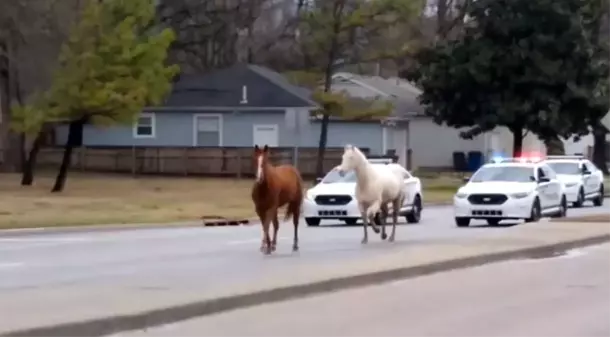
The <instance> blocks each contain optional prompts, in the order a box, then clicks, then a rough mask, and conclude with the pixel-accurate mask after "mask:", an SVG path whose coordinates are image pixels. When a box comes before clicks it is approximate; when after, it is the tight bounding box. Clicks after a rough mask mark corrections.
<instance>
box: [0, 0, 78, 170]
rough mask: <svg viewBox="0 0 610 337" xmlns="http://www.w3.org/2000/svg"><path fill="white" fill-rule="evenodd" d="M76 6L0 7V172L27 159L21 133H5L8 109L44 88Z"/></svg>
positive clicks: (29, 0)
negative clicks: (0, 159) (0, 161)
mask: <svg viewBox="0 0 610 337" xmlns="http://www.w3.org/2000/svg"><path fill="white" fill-rule="evenodd" d="M79 7H80V0H61V1H60V0H51V1H43V0H15V1H4V2H1V3H0V59H1V60H2V61H1V62H0V73H1V74H2V76H1V77H0V82H1V84H0V87H2V88H3V90H2V93H0V101H1V102H2V109H1V110H2V120H1V124H0V139H1V143H2V146H3V154H4V158H3V159H4V160H3V165H2V166H3V168H4V170H6V171H17V170H18V169H19V167H20V166H22V165H20V164H23V163H24V162H26V161H27V160H28V159H27V158H28V156H26V155H25V153H24V151H25V147H26V146H25V145H26V143H27V139H26V137H25V135H24V134H19V133H17V132H14V131H13V130H12V129H11V119H12V118H11V113H10V106H11V105H12V104H23V103H24V102H25V101H27V100H28V98H29V96H30V95H31V94H32V93H34V92H36V91H39V90H44V89H45V88H46V87H47V86H48V85H49V82H50V79H51V76H52V71H53V69H54V67H55V64H56V62H57V54H58V52H59V46H60V45H61V42H62V41H63V40H64V39H65V37H66V33H67V31H68V29H69V28H70V25H71V22H73V19H74V17H75V15H76V14H77V12H78V9H79Z"/></svg>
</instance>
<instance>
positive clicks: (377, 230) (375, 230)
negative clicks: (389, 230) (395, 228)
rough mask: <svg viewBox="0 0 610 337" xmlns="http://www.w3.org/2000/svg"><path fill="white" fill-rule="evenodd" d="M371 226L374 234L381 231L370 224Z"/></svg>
mask: <svg viewBox="0 0 610 337" xmlns="http://www.w3.org/2000/svg"><path fill="white" fill-rule="evenodd" d="M371 228H373V232H375V234H379V232H381V230H379V228H377V227H372V226H371Z"/></svg>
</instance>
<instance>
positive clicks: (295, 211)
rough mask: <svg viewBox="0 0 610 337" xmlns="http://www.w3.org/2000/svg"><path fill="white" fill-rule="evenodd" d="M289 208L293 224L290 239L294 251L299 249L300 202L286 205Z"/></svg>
mask: <svg viewBox="0 0 610 337" xmlns="http://www.w3.org/2000/svg"><path fill="white" fill-rule="evenodd" d="M288 207H290V208H291V210H290V211H291V213H292V224H293V225H294V237H293V239H292V251H293V252H296V251H298V250H299V218H300V217H301V203H300V202H295V203H294V204H291V205H288Z"/></svg>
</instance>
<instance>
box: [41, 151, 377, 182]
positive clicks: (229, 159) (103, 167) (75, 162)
mask: <svg viewBox="0 0 610 337" xmlns="http://www.w3.org/2000/svg"><path fill="white" fill-rule="evenodd" d="M361 150H362V151H363V152H364V153H365V154H368V152H369V149H367V148H361ZM342 154H343V148H328V149H326V155H325V159H324V163H323V165H324V172H327V171H329V170H330V169H332V168H333V167H335V166H336V165H338V164H339V163H340V162H341V155H342ZM62 156H63V149H62V148H60V147H57V148H44V149H42V150H41V151H40V154H39V155H38V165H37V166H38V167H46V168H50V167H52V168H57V167H59V165H60V163H61V160H62ZM316 156H317V149H316V148H300V149H299V155H298V158H297V159H298V168H299V170H300V172H301V174H302V175H303V176H305V177H311V176H313V175H314V174H315V166H316ZM293 157H294V149H293V148H285V147H284V148H272V149H271V155H270V159H271V162H272V163H273V164H275V165H278V164H292V163H293ZM71 166H72V169H73V170H80V171H84V172H121V173H131V174H133V175H138V174H160V175H184V176H187V175H204V176H234V177H238V178H241V177H247V176H253V175H254V162H253V149H252V148H251V147H247V148H235V147H231V148H229V147H226V148H202V147H81V148H77V149H75V151H74V153H73V155H72V165H71Z"/></svg>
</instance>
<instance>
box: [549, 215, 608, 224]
mask: <svg viewBox="0 0 610 337" xmlns="http://www.w3.org/2000/svg"><path fill="white" fill-rule="evenodd" d="M552 221H555V222H596V223H600V222H602V223H603V222H607V223H609V224H610V214H595V215H583V216H578V217H571V216H569V217H566V218H559V219H552Z"/></svg>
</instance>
